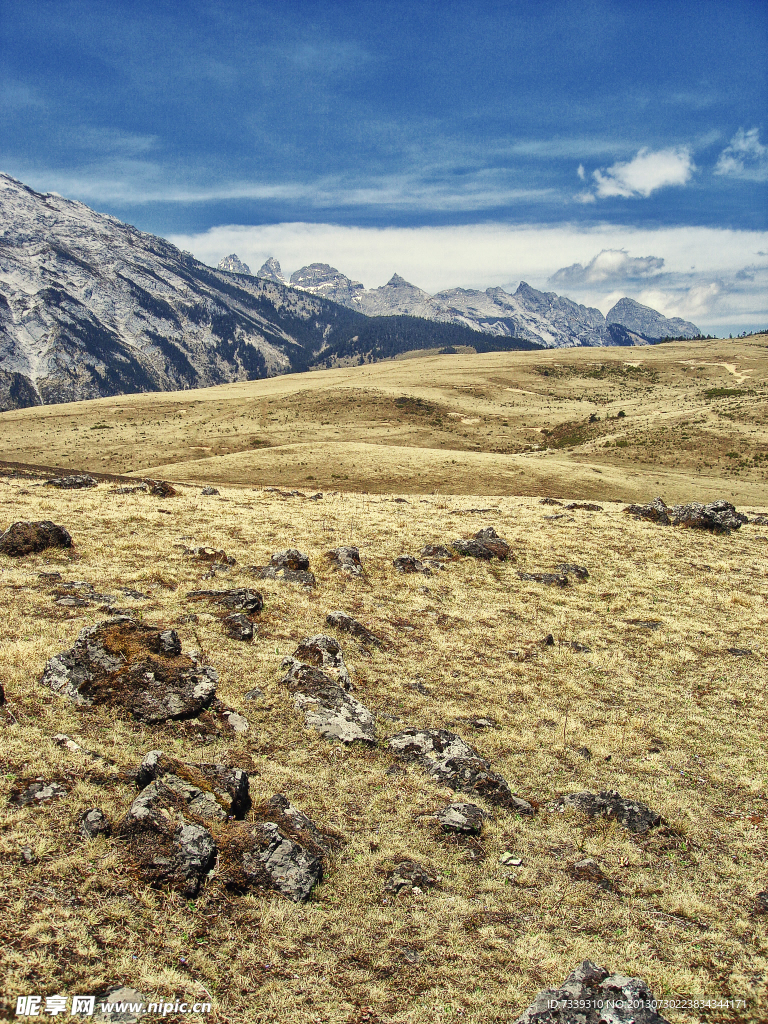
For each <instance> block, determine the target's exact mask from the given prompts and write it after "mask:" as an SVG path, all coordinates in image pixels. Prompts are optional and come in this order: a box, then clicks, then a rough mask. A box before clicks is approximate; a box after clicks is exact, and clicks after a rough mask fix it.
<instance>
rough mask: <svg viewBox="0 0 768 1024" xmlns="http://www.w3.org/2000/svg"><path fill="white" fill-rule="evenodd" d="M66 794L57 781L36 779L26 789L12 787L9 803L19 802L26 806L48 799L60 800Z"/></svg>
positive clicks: (44, 801)
mask: <svg viewBox="0 0 768 1024" xmlns="http://www.w3.org/2000/svg"><path fill="white" fill-rule="evenodd" d="M66 795H67V791H66V789H64V787H63V786H60V785H59V784H58V782H45V781H43V779H37V780H36V781H35V782H33V783H31V784H30V785H29V786H27V788H26V789H23V790H18V789H12V790H11V794H10V796H9V798H8V799H9V803H12V804H20V805H21V806H22V807H26V806H28V805H29V804H43V803H47V802H48V801H49V800H60V799H61V798H62V797H65V796H66Z"/></svg>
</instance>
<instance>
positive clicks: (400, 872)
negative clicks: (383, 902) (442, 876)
mask: <svg viewBox="0 0 768 1024" xmlns="http://www.w3.org/2000/svg"><path fill="white" fill-rule="evenodd" d="M438 880H439V879H438V876H437V875H435V874H434V873H433V872H432V871H430V870H429V868H427V867H425V866H424V865H423V864H419V862H418V861H415V860H404V861H403V862H402V863H401V864H398V865H397V867H396V868H395V869H394V871H392V872H391V873H390V874H389V875H388V876H387V880H386V882H385V884H384V888H385V889H386V891H387V892H391V893H394V894H397V893H399V892H401V891H403V890H406V891H407V890H411V891H413V890H415V889H420V890H422V891H423V890H424V889H431V888H432V887H433V886H434V885H437V882H438ZM417 895H418V894H417Z"/></svg>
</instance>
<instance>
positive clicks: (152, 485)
mask: <svg viewBox="0 0 768 1024" xmlns="http://www.w3.org/2000/svg"><path fill="white" fill-rule="evenodd" d="M144 483H145V484H146V485H147V487H148V488H149V493H150V494H154V495H155V497H156V498H173V497H174V496H175V495H177V494H178V493H179V492H178V491H177V490H176V488H175V487H174V486H173V484H172V483H169V482H168V481H167V480H145V481H144Z"/></svg>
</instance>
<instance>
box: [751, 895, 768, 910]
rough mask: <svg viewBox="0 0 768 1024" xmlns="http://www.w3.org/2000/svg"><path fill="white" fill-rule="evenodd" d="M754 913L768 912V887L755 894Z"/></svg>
mask: <svg viewBox="0 0 768 1024" xmlns="http://www.w3.org/2000/svg"><path fill="white" fill-rule="evenodd" d="M752 913H753V914H768V889H763V890H762V892H759V893H758V894H757V896H755V902H754V905H753V907H752Z"/></svg>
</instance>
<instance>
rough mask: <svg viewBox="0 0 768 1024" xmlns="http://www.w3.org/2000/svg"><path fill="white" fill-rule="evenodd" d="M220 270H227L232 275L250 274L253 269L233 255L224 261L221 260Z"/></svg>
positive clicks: (226, 257)
mask: <svg viewBox="0 0 768 1024" xmlns="http://www.w3.org/2000/svg"><path fill="white" fill-rule="evenodd" d="M218 269H219V270H226V271H228V272H229V273H230V274H250V272H251V268H250V267H249V266H248V264H247V263H243V261H242V260H241V259H240V258H239V257H238V256H236V255H235V253H232V254H231V255H230V256H225V257H224V259H223V260H219V264H218Z"/></svg>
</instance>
